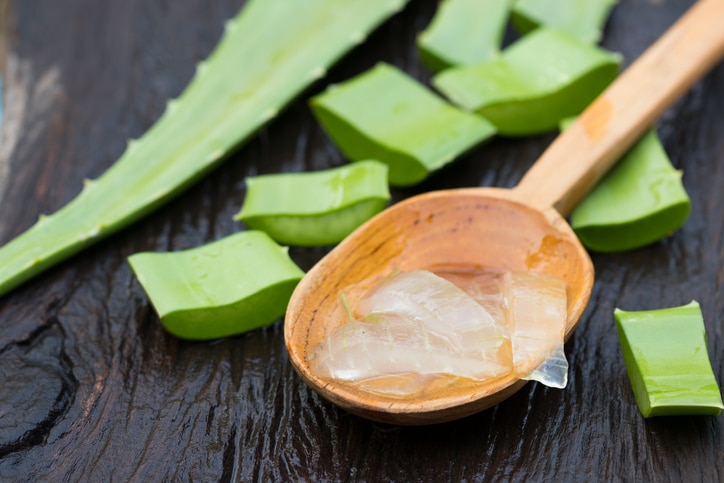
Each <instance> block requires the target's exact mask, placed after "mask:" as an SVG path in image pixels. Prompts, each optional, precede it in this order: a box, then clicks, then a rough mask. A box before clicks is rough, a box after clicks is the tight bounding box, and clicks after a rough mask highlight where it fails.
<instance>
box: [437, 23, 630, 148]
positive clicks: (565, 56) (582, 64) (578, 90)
mask: <svg viewBox="0 0 724 483" xmlns="http://www.w3.org/2000/svg"><path fill="white" fill-rule="evenodd" d="M620 60H621V59H620V56H619V55H617V54H613V53H611V52H608V51H606V50H603V49H600V48H598V47H596V46H593V45H589V44H586V43H585V42H582V41H580V40H578V39H577V38H575V37H573V36H571V35H570V34H567V33H565V32H562V31H559V30H557V29H553V28H548V27H541V28H539V29H536V30H535V31H534V32H533V33H531V34H529V35H526V36H525V37H523V38H521V39H519V40H518V41H516V42H515V43H514V44H513V45H511V46H510V47H508V48H507V49H505V50H504V51H503V53H502V55H501V56H500V58H499V59H497V60H493V61H490V62H485V63H482V64H476V65H469V66H459V67H452V68H450V69H447V70H445V71H443V72H441V73H440V74H437V75H436V76H435V77H434V78H433V85H434V86H435V87H436V88H437V89H438V90H440V91H441V92H442V93H443V94H444V95H445V96H446V97H448V98H449V99H450V100H452V101H453V102H454V103H455V104H457V105H459V106H462V107H463V108H465V109H467V110H469V111H473V112H476V113H478V114H480V115H482V116H483V117H485V118H486V119H488V120H489V121H490V122H492V123H493V124H494V125H495V127H496V128H497V129H498V131H499V133H500V134H502V135H506V136H525V135H532V134H538V133H542V132H546V131H550V130H553V129H556V128H557V127H558V124H559V122H560V121H561V120H562V119H564V118H566V117H570V116H575V115H577V114H579V113H580V112H581V111H583V109H584V108H585V107H586V106H587V105H588V104H590V103H591V101H593V99H595V98H596V96H598V94H600V93H601V91H603V89H604V88H606V86H608V84H609V83H611V81H612V80H613V79H614V78H615V77H616V75H617V73H618V67H619V64H620Z"/></svg>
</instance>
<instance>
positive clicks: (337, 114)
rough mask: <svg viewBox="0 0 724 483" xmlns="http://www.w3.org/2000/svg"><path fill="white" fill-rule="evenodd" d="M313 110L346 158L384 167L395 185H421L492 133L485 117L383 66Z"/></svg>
mask: <svg viewBox="0 0 724 483" xmlns="http://www.w3.org/2000/svg"><path fill="white" fill-rule="evenodd" d="M311 107H312V111H313V112H314V115H315V116H316V118H317V119H318V120H319V122H320V124H321V125H322V127H324V129H325V131H326V132H327V134H328V135H329V137H330V138H331V139H332V140H333V141H334V142H335V143H336V144H337V146H338V147H339V149H340V150H341V151H342V152H343V153H344V155H345V156H346V157H347V158H349V159H351V160H353V161H359V160H363V159H376V160H378V161H382V162H384V163H386V164H387V165H388V166H389V168H390V171H389V175H388V179H389V182H390V184H392V185H394V186H410V185H414V184H416V183H419V182H420V181H422V180H424V179H425V178H426V177H427V176H428V175H429V174H430V173H432V172H434V171H436V170H438V169H440V168H442V167H443V166H445V165H447V164H448V163H450V162H452V161H453V160H455V159H456V158H458V157H459V156H462V155H463V154H465V153H467V152H468V151H470V150H471V149H473V148H474V147H476V146H477V145H479V144H481V143H482V142H484V141H486V140H488V139H489V138H491V137H492V136H493V135H494V134H495V128H494V127H493V126H492V125H491V124H490V123H489V122H487V121H486V120H485V119H482V118H480V117H479V116H475V115H473V114H470V113H468V112H464V111H462V110H460V109H458V108H457V107H455V106H453V105H451V104H449V103H447V102H445V101H444V100H443V99H442V98H440V97H439V96H438V95H436V94H435V93H433V92H432V91H431V90H430V89H427V88H426V87H425V86H423V85H422V84H420V83H419V82H417V81H416V80H415V79H413V78H412V77H410V76H409V75H407V74H405V73H404V72H402V71H401V70H399V69H398V68H396V67H393V66H391V65H388V64H385V63H380V64H378V65H377V66H376V67H374V68H372V69H370V70H368V71H366V72H364V73H362V74H360V75H358V76H356V77H354V78H352V79H349V80H347V81H345V82H343V83H341V84H338V85H336V86H332V87H331V88H329V89H327V90H326V91H325V92H323V93H322V94H320V95H318V96H316V97H314V98H313V99H312V100H311Z"/></svg>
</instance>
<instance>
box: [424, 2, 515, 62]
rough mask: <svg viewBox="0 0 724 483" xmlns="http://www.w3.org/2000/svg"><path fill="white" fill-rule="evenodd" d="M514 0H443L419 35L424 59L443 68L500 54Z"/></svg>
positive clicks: (491, 58)
mask: <svg viewBox="0 0 724 483" xmlns="http://www.w3.org/2000/svg"><path fill="white" fill-rule="evenodd" d="M510 3H511V2H510V0H443V1H442V2H441V3H440V5H439V6H438V10H437V12H436V13H435V16H434V17H433V18H432V20H431V21H430V24H429V25H428V26H427V28H426V29H425V30H424V31H423V32H421V33H420V35H419V36H418V38H417V47H418V51H419V53H420V59H422V61H423V62H424V63H425V65H427V66H428V67H429V68H430V69H432V70H434V71H439V70H443V69H446V68H448V67H451V66H453V65H467V64H477V63H479V62H486V61H489V60H493V59H495V58H497V57H498V55H500V46H501V44H502V41H503V34H504V33H505V26H506V24H507V22H508V14H509V12H510Z"/></svg>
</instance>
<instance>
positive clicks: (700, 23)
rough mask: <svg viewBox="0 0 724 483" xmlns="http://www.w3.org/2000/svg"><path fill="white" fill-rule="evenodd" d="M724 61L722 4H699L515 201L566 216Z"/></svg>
mask: <svg viewBox="0 0 724 483" xmlns="http://www.w3.org/2000/svg"><path fill="white" fill-rule="evenodd" d="M722 56H724V0H699V1H698V2H697V3H696V4H694V6H693V7H691V8H690V9H689V11H688V12H687V13H686V14H684V16H683V17H681V18H680V19H679V20H678V21H677V22H676V23H675V24H674V25H673V26H672V27H671V28H670V29H669V30H668V31H667V32H665V33H664V35H663V36H662V37H661V38H659V39H658V40H657V41H656V42H655V43H654V44H653V45H652V46H651V47H649V49H647V50H646V51H645V52H644V53H643V54H642V55H641V57H639V58H638V59H637V60H636V61H635V62H634V63H633V64H632V65H631V66H630V67H629V68H628V69H626V70H625V71H624V72H623V73H622V74H621V75H620V76H619V77H618V78H617V79H616V80H615V81H614V82H613V83H612V84H611V85H610V86H609V87H608V89H606V90H605V91H604V92H603V93H602V94H601V95H600V96H599V98H598V99H596V100H595V101H594V102H593V103H592V104H591V105H590V106H589V107H588V108H587V109H586V110H585V111H584V112H583V113H582V114H581V115H580V116H579V118H578V119H577V120H576V122H574V123H573V124H572V125H571V126H570V127H569V128H568V129H566V131H565V132H564V133H562V134H561V135H560V136H558V138H557V139H556V140H555V141H554V142H553V143H552V144H551V145H550V146H549V147H548V149H547V150H546V151H545V152H544V153H543V154H542V156H541V157H540V158H539V159H538V161H537V162H536V163H535V164H534V165H533V166H532V167H531V169H530V170H529V171H528V173H527V174H526V175H525V176H524V177H523V179H522V180H521V181H520V183H519V184H518V186H517V187H516V188H514V193H515V196H516V197H519V198H520V199H521V200H523V201H525V202H526V203H528V204H530V205H533V206H535V207H537V208H542V209H545V208H549V207H551V206H552V207H554V208H555V209H556V210H557V211H558V212H559V213H560V214H561V215H563V216H566V215H568V214H569V213H570V211H571V210H572V209H573V207H574V206H575V205H576V204H577V203H578V202H579V201H580V200H581V199H582V198H583V197H584V196H585V195H586V194H587V193H588V191H589V190H590V189H591V188H593V186H595V184H596V182H597V181H598V180H599V179H600V178H601V177H602V176H603V175H604V174H605V173H606V172H607V171H608V170H609V169H610V168H611V167H612V166H613V165H614V164H615V163H616V161H618V159H619V158H621V156H622V155H623V154H624V153H625V152H626V151H627V150H628V149H629V148H630V147H631V146H632V145H633V144H634V143H635V142H636V140H637V139H638V138H640V137H641V136H642V135H643V133H644V131H645V130H646V129H648V128H650V127H651V126H652V125H653V124H654V122H655V121H656V119H657V118H658V117H659V116H660V115H661V114H662V113H663V112H664V111H665V110H666V109H667V108H668V107H669V106H670V105H671V104H673V103H674V102H675V101H676V100H677V99H678V98H679V97H681V96H682V95H683V94H684V93H685V92H686V91H688V90H689V88H691V86H692V85H693V84H694V83H695V82H696V81H697V80H699V79H700V78H701V77H703V76H704V74H705V73H706V72H707V71H708V70H709V69H710V68H712V67H713V66H714V65H715V64H716V63H717V62H718V61H719V60H720V59H721V58H722Z"/></svg>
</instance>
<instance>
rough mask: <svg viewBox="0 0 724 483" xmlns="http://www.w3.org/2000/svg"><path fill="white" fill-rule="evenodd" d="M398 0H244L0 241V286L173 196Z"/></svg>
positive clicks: (275, 110) (1, 289) (1, 291)
mask: <svg viewBox="0 0 724 483" xmlns="http://www.w3.org/2000/svg"><path fill="white" fill-rule="evenodd" d="M406 1H407V0H345V1H344V2H340V1H338V0H305V1H304V2H289V1H285V0H250V1H248V2H247V3H246V4H245V6H244V8H243V9H242V10H241V11H240V12H239V14H238V16H237V17H236V18H234V19H233V20H231V21H229V22H228V23H227V26H226V31H225V33H224V36H223V38H222V39H221V41H220V43H219V45H218V46H217V47H216V48H215V50H214V51H213V52H212V54H211V55H210V57H209V59H208V60H207V61H205V62H202V63H200V64H199V66H198V69H197V71H196V75H195V76H194V78H193V79H192V81H191V83H190V84H189V86H188V87H187V88H186V90H185V91H184V92H183V93H182V94H181V96H180V97H179V98H178V99H177V100H174V101H171V102H169V104H168V108H167V110H166V112H165V113H164V115H163V116H162V117H161V118H160V119H159V120H158V122H157V123H156V124H155V125H154V126H153V127H151V129H150V130H149V131H148V132H147V133H146V134H145V135H144V136H143V137H142V138H140V139H138V140H136V141H132V142H130V143H129V145H128V149H127V150H126V151H125V153H124V154H123V155H122V156H121V158H120V159H119V160H118V161H117V162H116V163H115V164H114V165H113V166H112V167H111V168H110V169H109V170H108V171H107V172H106V173H105V174H103V175H102V176H101V177H100V178H98V179H97V180H95V181H89V182H87V183H86V184H85V187H84V189H83V190H82V191H81V193H80V194H79V195H78V197H76V198H75V199H74V200H73V201H71V202H70V203H69V204H68V205H67V206H65V207H64V208H62V209H61V210H59V211H58V212H57V213H55V214H54V215H52V216H41V217H40V219H39V220H38V222H37V223H36V224H35V225H34V226H32V227H31V228H30V229H29V230H28V231H26V232H25V233H24V234H22V235H20V236H19V237H17V238H16V239H14V240H12V241H11V242H10V243H8V244H7V245H5V246H4V247H2V248H1V249H0V294H4V293H6V292H8V291H9V290H11V289H12V288H14V287H16V286H17V285H19V284H21V283H22V282H24V281H27V280H28V279H30V278H31V277H33V276H35V275H37V274H39V273H40V272H42V271H44V270H46V269H47V268H49V267H50V266H52V265H54V264H56V263H58V262H60V261H61V260H64V259H65V258H67V257H69V256H70V255H73V254H75V253H77V252H79V251H81V250H82V249H84V248H85V247H87V246H89V245H91V244H92V243H94V242H96V241H98V240H100V239H101V238H103V237H105V236H108V235H109V234H111V233H113V232H115V231H117V230H119V229H121V228H123V227H125V226H127V225H129V224H130V223H132V222H133V221H135V220H137V219H138V218H140V217H142V216H144V215H146V214H147V213H149V212H150V211H152V210H154V209H155V208H157V207H159V206H160V205H161V204H163V203H165V202H166V201H168V200H169V199H171V198H172V197H173V196H175V195H177V194H178V193H179V192H180V191H182V190H183V189H184V188H186V187H188V186H189V185H190V184H192V183H193V182H194V181H196V180H197V179H198V178H200V177H201V176H203V175H204V174H206V173H207V172H208V171H209V170H210V169H211V168H212V167H214V166H215V165H217V164H218V163H219V162H221V160H222V159H223V158H224V156H225V155H226V154H227V153H229V152H230V151H231V150H233V149H234V148H236V147H238V145H239V144H241V143H242V142H243V141H245V140H246V139H248V138H249V137H250V136H251V135H252V134H253V133H254V132H256V130H257V129H258V128H259V127H260V126H262V125H264V124H265V123H267V122H268V121H269V120H270V119H272V118H273V117H275V116H276V115H277V114H278V113H279V111H280V110H281V109H282V108H283V107H284V106H285V105H287V104H288V103H289V102H290V101H291V100H292V99H294V98H295V97H296V96H297V95H299V94H300V93H301V92H302V90H303V89H304V88H306V87H307V86H308V85H310V84H311V83H312V82H313V81H315V80H317V79H319V78H320V77H322V76H323V75H324V73H325V69H326V68H327V67H328V66H329V65H330V64H332V63H333V62H334V61H336V60H337V59H338V58H339V57H341V56H342V55H343V54H344V53H346V52H347V51H348V50H350V49H351V48H352V47H354V46H355V45H357V44H359V43H360V42H361V41H362V40H364V38H365V36H366V35H367V33H368V32H370V31H371V30H372V29H373V28H375V27H376V26H377V25H378V24H380V23H381V22H382V21H383V20H385V19H386V18H388V17H389V16H391V15H392V14H393V13H395V12H397V11H398V10H399V9H400V8H402V6H404V4H405V3H406Z"/></svg>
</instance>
